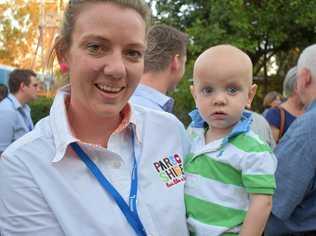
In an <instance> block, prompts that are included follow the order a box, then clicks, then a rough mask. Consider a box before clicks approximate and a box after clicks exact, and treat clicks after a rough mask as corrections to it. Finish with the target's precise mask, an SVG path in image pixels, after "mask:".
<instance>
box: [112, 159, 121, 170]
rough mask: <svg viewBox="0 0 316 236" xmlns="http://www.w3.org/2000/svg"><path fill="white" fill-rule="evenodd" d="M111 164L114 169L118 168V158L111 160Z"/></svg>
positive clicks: (119, 165)
mask: <svg viewBox="0 0 316 236" xmlns="http://www.w3.org/2000/svg"><path fill="white" fill-rule="evenodd" d="M112 166H113V168H114V169H119V168H120V167H121V162H120V161H118V160H115V161H113V162H112Z"/></svg>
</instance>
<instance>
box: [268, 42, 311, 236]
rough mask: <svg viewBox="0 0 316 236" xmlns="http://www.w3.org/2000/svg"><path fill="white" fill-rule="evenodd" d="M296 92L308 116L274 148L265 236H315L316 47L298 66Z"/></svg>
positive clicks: (299, 61)
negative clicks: (274, 165) (274, 166)
mask: <svg viewBox="0 0 316 236" xmlns="http://www.w3.org/2000/svg"><path fill="white" fill-rule="evenodd" d="M297 76H298V79H297V92H298V95H299V96H300V99H301V101H302V103H303V104H304V105H305V107H306V108H305V113H304V114H303V115H302V116H300V117H299V118H297V119H296V120H295V121H294V122H293V124H292V125H291V127H290V128H289V130H288V131H287V132H286V133H285V135H284V137H283V138H282V139H281V141H280V143H279V144H278V145H277V147H276V149H275V155H276V157H277V159H278V167H277V170H276V184H277V188H276V192H275V194H274V196H273V206H272V213H271V215H270V218H269V221H268V223H267V225H266V229H265V235H267V236H278V235H295V236H296V235H304V236H306V235H316V204H315V203H316V177H315V173H316V145H315V144H316V122H315V118H316V44H314V45H311V46H309V47H307V48H306V49H305V50H304V51H303V52H302V53H301V55H300V57H299V60H298V63H297Z"/></svg>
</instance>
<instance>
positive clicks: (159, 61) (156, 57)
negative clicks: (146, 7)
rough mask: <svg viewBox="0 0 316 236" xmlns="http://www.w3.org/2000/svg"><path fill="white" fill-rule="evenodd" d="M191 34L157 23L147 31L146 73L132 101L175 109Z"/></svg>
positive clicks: (164, 109)
mask: <svg viewBox="0 0 316 236" xmlns="http://www.w3.org/2000/svg"><path fill="white" fill-rule="evenodd" d="M187 44H188V36H187V35H186V34H185V33H183V32H180V31H179V30H177V29H175V28H173V27H170V26H167V25H155V26H153V27H152V28H151V29H150V30H149V32H148V35H147V49H146V51H145V61H144V63H145V67H144V74H143V76H142V78H141V82H140V84H139V86H138V87H137V88H136V90H135V92H134V94H133V96H132V98H131V102H132V103H134V104H137V105H142V106H145V107H149V108H152V109H155V110H160V111H166V112H172V109H173V103H174V101H173V99H172V98H171V97H169V96H167V95H166V94H167V92H170V91H172V90H174V89H175V88H176V86H177V84H178V83H179V82H180V80H181V78H182V77H183V74H184V71H185V62H186V50H187Z"/></svg>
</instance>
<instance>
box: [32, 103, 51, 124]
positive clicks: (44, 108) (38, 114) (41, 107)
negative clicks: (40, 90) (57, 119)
mask: <svg viewBox="0 0 316 236" xmlns="http://www.w3.org/2000/svg"><path fill="white" fill-rule="evenodd" d="M52 103H53V99H52V98H50V97H39V98H38V99H36V100H35V101H33V102H31V103H30V107H31V116H32V120H33V123H34V124H36V123H37V122H38V121H39V120H40V119H42V118H44V117H45V116H47V115H48V114H49V110H50V107H51V105H52Z"/></svg>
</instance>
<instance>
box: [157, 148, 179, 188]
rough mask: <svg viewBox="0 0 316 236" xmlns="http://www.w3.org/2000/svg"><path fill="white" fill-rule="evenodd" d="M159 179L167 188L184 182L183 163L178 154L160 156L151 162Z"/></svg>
mask: <svg viewBox="0 0 316 236" xmlns="http://www.w3.org/2000/svg"><path fill="white" fill-rule="evenodd" d="M153 165H154V167H155V169H156V171H157V173H158V175H159V177H160V179H161V180H162V181H163V182H164V183H165V184H166V186H167V187H168V188H170V187H171V186H173V185H176V184H178V183H181V182H184V175H183V163H182V160H181V158H180V156H179V155H178V154H174V155H171V156H168V157H164V158H162V159H161V160H160V161H157V162H154V163H153Z"/></svg>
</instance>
